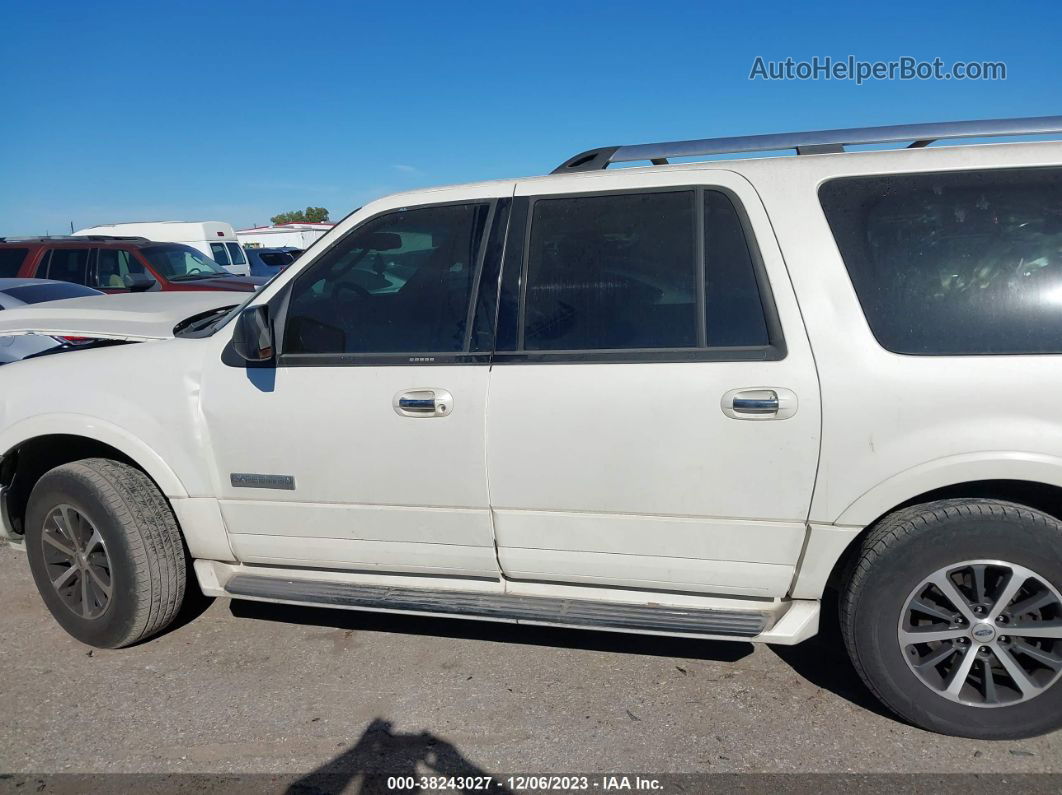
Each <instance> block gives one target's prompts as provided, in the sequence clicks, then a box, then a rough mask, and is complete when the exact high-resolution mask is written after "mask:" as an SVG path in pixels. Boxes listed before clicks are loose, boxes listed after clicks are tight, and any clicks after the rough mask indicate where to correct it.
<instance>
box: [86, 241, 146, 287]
mask: <svg viewBox="0 0 1062 795" xmlns="http://www.w3.org/2000/svg"><path fill="white" fill-rule="evenodd" d="M144 275H146V274H145V273H144V266H143V265H141V264H140V263H139V262H138V261H137V259H136V257H134V256H133V254H132V253H131V252H129V251H125V250H121V249H113V248H101V249H99V251H98V253H97V254H96V286H97V287H103V288H106V289H121V288H126V287H129V285H130V283H131V282H132V279H133V278H134V277H136V276H144Z"/></svg>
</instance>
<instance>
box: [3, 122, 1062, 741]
mask: <svg viewBox="0 0 1062 795" xmlns="http://www.w3.org/2000/svg"><path fill="white" fill-rule="evenodd" d="M1025 134H1036V135H1046V134H1054V135H1056V136H1057V135H1059V134H1062V116H1056V117H1049V118H1044V119H1018V120H1000V121H992V122H964V123H958V124H929V125H913V126H906V127H878V128H869V129H853V130H832V131H823V132H817V133H802V134H793V135H769V136H754V137H751V138H738V139H733V138H731V139H711V140H704V141H684V142H678V143H660V144H645V145H638V146H632V147H609V148H605V149H599V150H592V151H590V152H585V153H583V154H580V155H578V156H576V157H573V158H572V159H570V160H568V161H566V162H565V163H564V164H562V165H561V166H560V167H559V168H558V169H557V170H556V171H555V172H554V173H553V174H552V175H550V176H546V177H539V178H531V179H519V180H510V181H504V180H500V181H492V182H484V183H477V184H471V185H460V186H456V187H449V188H443V189H436V190H424V191H416V192H411V193H405V194H400V195H396V196H390V197H387V198H384V199H380V200H378V201H375V202H373V203H371V204H369V205H367V206H365V207H363V208H362V209H361V210H359V211H357V212H356V213H354V214H352V215H351V216H350V217H348V218H347V219H346V220H344V221H343V222H342V223H340V224H338V225H337V226H336V228H335V229H334V230H333V231H332V232H331V233H330V234H329V235H328V236H326V237H325V238H323V239H322V240H321V241H320V242H319V243H318V244H317V245H316V246H315V247H314V248H313V249H312V250H310V251H307V252H306V254H305V255H304V256H303V257H301V258H300V260H299V262H298V263H296V264H295V265H293V266H291V267H289V268H288V269H286V270H285V271H284V272H283V273H281V274H279V275H278V276H277V277H276V278H274V279H273V280H272V281H271V282H270V283H269V284H268V285H266V286H265V287H264V288H263V289H262V290H260V291H259V292H258V293H256V294H252V295H249V296H248V300H247V301H246V302H245V304H244V305H243V306H242V307H239V308H236V309H228V308H225V307H219V308H216V309H214V310H208V309H203V310H202V311H200V312H199V313H198V314H193V313H192V312H191V311H190V310H191V309H192V308H191V307H190V306H188V305H184V304H180V305H177V304H175V305H173V306H171V307H169V310H166V308H164V307H160V308H158V309H157V311H155V312H154V313H153V314H152V317H153V320H152V321H151V327H152V328H153V329H154V336H153V337H151V339H152V340H153V341H151V342H145V343H142V344H135V343H134V344H127V345H120V346H117V347H110V348H104V349H100V350H91V351H85V352H83V353H78V354H76V355H74V354H65V353H64V354H60V355H57V356H51V357H45V358H42V359H37V360H31V361H27V362H23V363H21V364H20V365H19V366H18V367H12V368H9V370H10V372H9V373H4V374H3V376H2V378H3V388H2V389H0V418H2V426H0V452H2V460H0V505H2V506H3V510H2V511H0V515H2V516H3V526H4V527H5V532H6V533H7V535H8V537H9V538H10V539H12V543H14V544H16V545H21V546H24V547H25V549H26V551H27V553H28V557H29V567H30V570H31V571H32V573H33V576H34V579H35V581H36V583H37V586H38V588H39V590H40V592H41V595H42V597H43V599H44V602H45V604H46V605H47V606H48V608H49V610H50V611H51V613H52V615H53V616H54V617H55V618H56V620H57V621H58V622H59V624H61V625H62V626H63V627H64V628H65V629H66V630H67V631H68V632H69V633H70V634H71V635H73V636H74V637H75V638H78V639H79V640H81V641H83V642H85V643H88V644H92V645H95V646H101V647H118V646H125V645H128V644H130V643H135V642H137V641H139V640H141V639H143V638H145V637H148V636H150V635H152V634H154V633H157V632H160V631H161V630H163V629H164V628H165V627H166V626H167V625H168V624H169V623H170V622H171V621H172V620H173V618H174V616H175V615H176V614H177V611H178V608H179V607H180V603H181V599H182V595H183V593H184V589H185V587H186V586H187V584H188V582H189V580H190V579H191V578H192V576H193V572H192V571H189V570H187V569H186V568H185V550H186V549H187V551H188V553H189V554H190V555H191V557H192V558H193V559H194V560H195V563H194V579H195V581H197V582H198V584H199V586H200V587H201V588H202V590H203V591H204V592H205V593H207V594H210V595H216V596H229V597H233V598H242V599H256V600H264V601H277V602H285V603H295V604H303V605H327V606H329V607H344V608H352V609H363V608H364V609H372V610H380V611H394V612H399V613H424V614H430V615H433V616H460V617H464V618H481V619H489V620H503V621H511V622H515V623H529V624H547V625H555V626H566V627H584V628H589V629H598V630H609V631H624V632H641V633H648V634H660V635H677V636H683V637H687V638H702V639H714V640H739V641H755V642H767V643H775V644H793V643H798V642H800V641H803V640H805V639H807V638H808V637H810V636H812V635H814V634H815V633H816V631H817V630H818V626H819V620H820V611H821V605H822V599H823V596H824V593H825V592H826V590H827V588H829V589H833V590H835V591H836V592H837V593H838V594H839V599H840V606H841V628H842V630H843V634H844V639H845V642H846V644H847V648H848V651H849V653H850V654H851V657H852V660H853V662H854V664H855V667H856V669H857V670H858V671H859V673H860V675H861V676H862V677H863V678H864V680H865V681H866V683H867V684H868V686H869V687H870V689H871V690H872V691H873V692H874V694H875V695H877V696H878V698H880V699H881V700H882V702H883V703H884V704H886V705H887V706H888V707H889V708H890V709H892V710H893V711H895V712H896V713H897V714H899V715H901V716H902V717H904V718H905V719H907V720H909V721H911V722H912V723H915V724H917V725H919V726H922V727H925V728H927V729H931V730H934V731H939V732H945V733H949V734H956V735H964V736H970V737H981V738H1010V737H1022V736H1028V735H1034V734H1038V733H1041V732H1045V731H1048V730H1051V729H1054V728H1057V727H1059V726H1060V725H1062V685H1060V684H1059V679H1060V677H1062V419H1060V415H1059V409H1058V394H1059V393H1060V392H1062V367H1060V366H1059V361H1060V359H1059V356H1060V355H1062V299H1060V295H1062V143H1060V142H1058V141H1054V142H1050V141H1048V142H1037V143H1006V144H998V145H992V146H984V145H971V146H951V147H928V146H927V144H928V143H929V142H931V141H934V140H938V139H952V138H956V139H957V138H961V137H973V138H981V137H986V136H990V135H1009V136H1017V135H1025ZM900 141H909V142H913V143H915V144H916V146H915V147H914V148H907V149H899V150H896V149H893V150H890V151H856V152H847V153H846V152H844V147H845V146H847V145H868V144H876V143H882V142H886V143H893V142H900ZM780 149H796V151H797V155H796V156H795V157H769V158H759V159H755V158H754V159H744V160H741V159H724V160H717V161H711V160H709V161H708V162H704V163H696V164H695V163H690V162H688V161H685V162H681V163H678V164H674V165H669V164H668V160H669V159H670V158H674V157H683V158H688V157H690V156H697V155H717V154H723V153H731V152H735V153H748V152H754V151H761V150H762V151H773V150H780ZM640 160H649V161H651V162H652V163H654V164H655V165H653V166H650V167H646V168H623V169H610V170H606V167H607V166H608V165H610V164H612V163H617V162H628V161H640ZM120 297H121V298H131V299H139V300H150V299H151V298H152V296H120ZM157 297H159V298H165V297H166V296H157ZM86 300H89V299H86ZM133 308H134V309H135V310H136V311H131V312H129V313H128V318H129V320H128V321H127V320H126V319H125V317H126V316H125V315H123V313H122V312H120V311H118V309H117V307H115V308H114V309H113V310H112V311H75V309H76V308H72V309H71V310H70V311H68V312H61V313H58V314H57V315H56V316H55V317H53V318H51V319H50V320H49V322H48V324H47V328H48V329H49V330H50V333H64V334H72V335H87V336H89V335H90V336H100V335H107V334H111V335H115V336H116V337H118V338H120V339H130V340H132V339H136V338H137V337H136V335H134V334H132V333H131V332H129V331H128V329H127V326H128V324H129V323H133V322H134V321H136V322H140V321H139V319H141V318H142V315H143V312H144V311H145V310H144V307H143V306H139V307H136V306H135V305H134V307H133ZM31 312H32V310H21V311H20V310H12V311H10V312H4V313H0V315H7V316H8V317H0V333H5V332H10V331H12V330H15V329H22V330H26V329H33V328H40V327H41V326H40V325H35V324H36V323H38V322H39V320H35V319H34V318H33V317H32V316H31ZM60 328H61V332H60V330H59V329H60ZM123 329H126V330H125V331H123ZM122 334H125V336H124V337H123V336H122ZM160 337H165V338H164V339H160ZM131 374H135V377H132V375H131ZM47 383H61V384H64V385H71V384H76V385H77V386H76V388H73V389H71V388H63V389H42V388H41V384H47ZM488 484H489V489H488Z"/></svg>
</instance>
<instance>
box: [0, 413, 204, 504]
mask: <svg viewBox="0 0 1062 795" xmlns="http://www.w3.org/2000/svg"><path fill="white" fill-rule="evenodd" d="M53 434H65V435H70V436H83V437H85V438H86V439H93V440H95V441H97V442H102V443H103V444H107V445H110V446H111V447H113V448H115V449H116V450H118V451H120V452H121V453H123V454H124V455H126V456H128V457H129V458H130V459H131V460H132V461H134V462H136V464H137V465H138V466H140V467H141V468H142V469H143V470H144V471H145V472H147V474H148V475H149V476H150V477H151V479H152V480H154V481H155V482H156V483H157V484H158V486H159V488H160V489H162V493H163V494H165V495H166V496H167V497H169V498H181V497H187V496H188V490H187V489H186V488H185V486H184V484H183V483H182V482H181V479H180V478H179V477H177V474H176V473H175V472H174V471H173V470H172V469H171V468H170V466H169V465H168V464H167V463H166V462H165V461H164V460H163V459H162V457H161V456H160V455H159V454H158V453H156V452H155V450H153V449H152V448H151V447H150V446H149V445H148V444H146V443H145V442H144V441H142V440H141V439H139V438H137V437H136V436H134V435H133V434H132V433H130V432H129V431H127V430H126V429H124V428H122V427H120V426H118V425H115V424H114V423H112V422H108V421H107V420H102V419H100V418H98V417H92V416H89V415H86V414H38V415H34V416H32V417H27V418H25V419H23V420H20V421H18V422H15V423H14V424H13V425H10V426H7V427H5V428H3V430H2V431H0V451H3V452H6V451H9V450H12V449H14V448H15V447H18V446H19V445H20V444H23V443H24V442H27V441H29V440H30V439H33V438H35V437H38V436H49V435H53Z"/></svg>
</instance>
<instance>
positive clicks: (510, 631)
mask: <svg viewBox="0 0 1062 795" xmlns="http://www.w3.org/2000/svg"><path fill="white" fill-rule="evenodd" d="M230 610H231V611H232V614H233V615H234V616H235V617H236V618H247V619H254V620H258V621H279V622H282V623H285V624H302V625H307V626H314V627H330V628H334V629H347V630H356V631H362V630H364V631H367V632H393V633H397V634H402V635H431V636H436V637H444V638H460V639H463V640H481V641H488V642H492V643H513V644H520V645H524V646H528V645H530V646H555V647H561V648H566V649H584V650H587V651H604V652H614V653H617V654H647V655H652V656H655V657H681V658H685V659H694V660H716V661H720V662H736V661H737V660H740V659H742V658H743V657H747V656H748V655H750V654H751V653H752V651H753V648H752V644H751V643H744V642H740V641H739V642H733V643H727V642H723V641H706V640H696V639H690V638H672V637H662V636H657V635H635V634H629V633H621V632H599V631H589V630H578V629H554V628H552V627H539V626H530V625H526V624H522V625H515V624H507V623H499V622H492V621H474V620H468V619H462V618H428V617H421V616H411V615H403V614H401V613H371V612H364V611H359V610H335V609H329V608H324V607H297V606H293V605H281V604H270V603H267V602H251V601H246V600H240V599H233V600H232V603H231V606H230Z"/></svg>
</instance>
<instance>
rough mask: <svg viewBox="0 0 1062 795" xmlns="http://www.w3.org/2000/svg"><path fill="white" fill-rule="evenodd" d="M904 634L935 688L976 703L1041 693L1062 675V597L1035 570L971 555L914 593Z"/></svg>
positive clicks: (910, 657) (909, 652)
mask: <svg viewBox="0 0 1062 795" xmlns="http://www.w3.org/2000/svg"><path fill="white" fill-rule="evenodd" d="M897 637H898V640H899V643H900V648H901V649H902V652H903V656H904V659H905V660H906V661H907V664H908V666H909V667H910V668H911V670H912V671H913V672H914V674H915V675H916V676H917V677H918V679H919V680H920V681H921V682H922V683H923V684H924V685H926V687H928V688H929V689H930V690H932V691H934V692H935V693H937V695H940V696H943V697H944V698H947V699H949V700H951V701H956V702H959V703H961V704H965V705H968V706H975V707H1003V706H1009V705H1012V704H1017V703H1019V702H1022V701H1028V700H1029V699H1032V698H1036V697H1037V696H1038V695H1040V694H1041V693H1043V692H1044V691H1046V690H1047V689H1048V688H1049V687H1051V685H1053V684H1054V683H1055V681H1056V680H1057V679H1058V678H1059V675H1060V674H1062V596H1060V595H1059V592H1058V591H1057V590H1056V589H1055V588H1054V586H1052V585H1051V584H1050V583H1049V582H1048V581H1047V580H1046V579H1045V578H1043V577H1041V576H1040V575H1038V574H1037V573H1036V572H1034V571H1032V570H1031V569H1027V568H1025V567H1024V566H1019V565H1017V564H1014V563H1007V562H1005V561H1000V560H971V561H966V562H963V563H957V564H955V565H952V566H948V567H946V568H942V569H939V570H937V571H935V572H933V574H931V575H930V576H929V577H927V578H926V579H925V580H923V582H922V583H921V584H920V585H919V586H918V587H917V588H915V589H914V591H912V592H911V595H910V596H909V597H908V598H907V602H906V603H905V605H904V608H903V612H902V613H901V614H900V622H899V627H898V631H897Z"/></svg>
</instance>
